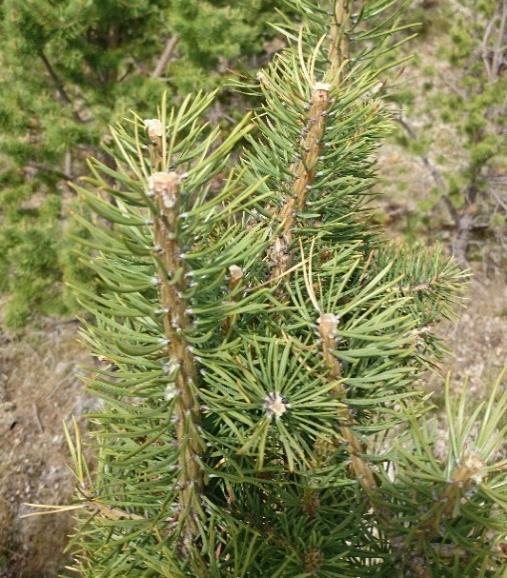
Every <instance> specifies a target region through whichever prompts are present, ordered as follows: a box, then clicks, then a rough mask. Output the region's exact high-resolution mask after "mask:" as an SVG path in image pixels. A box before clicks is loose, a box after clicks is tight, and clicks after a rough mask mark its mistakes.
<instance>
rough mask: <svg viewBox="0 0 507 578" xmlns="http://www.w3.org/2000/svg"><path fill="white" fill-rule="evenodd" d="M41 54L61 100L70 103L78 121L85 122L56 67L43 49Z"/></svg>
mask: <svg viewBox="0 0 507 578" xmlns="http://www.w3.org/2000/svg"><path fill="white" fill-rule="evenodd" d="M39 56H40V58H41V60H42V62H43V63H44V66H45V67H46V70H47V71H48V74H49V76H50V77H51V80H52V81H53V84H54V85H55V87H56V90H57V91H58V94H59V95H60V98H61V100H63V102H64V103H65V104H68V105H69V106H70V107H71V108H72V114H73V115H74V118H75V119H76V120H77V121H78V122H84V120H83V119H82V118H81V116H80V114H79V112H78V111H77V110H75V109H74V105H73V102H72V100H71V99H70V97H69V95H68V93H67V91H66V90H65V87H64V85H63V82H62V81H61V80H60V78H59V77H58V75H57V74H56V72H55V69H54V68H53V67H52V65H51V63H50V62H49V60H48V58H47V56H46V55H45V54H44V51H43V50H41V51H40V52H39Z"/></svg>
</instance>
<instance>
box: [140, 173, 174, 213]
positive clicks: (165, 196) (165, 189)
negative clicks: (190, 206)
mask: <svg viewBox="0 0 507 578" xmlns="http://www.w3.org/2000/svg"><path fill="white" fill-rule="evenodd" d="M180 183H181V177H180V176H179V175H178V173H175V172H171V173H164V172H158V173H153V174H152V175H150V177H149V178H148V190H149V191H150V192H153V193H154V194H156V195H159V196H160V197H161V199H162V205H163V206H164V208H166V209H169V210H171V209H173V208H174V206H175V205H176V202H177V201H178V191H179V185H180Z"/></svg>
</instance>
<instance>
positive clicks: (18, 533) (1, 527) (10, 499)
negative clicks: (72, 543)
mask: <svg viewBox="0 0 507 578" xmlns="http://www.w3.org/2000/svg"><path fill="white" fill-rule="evenodd" d="M76 332H77V327H76V325H75V324H72V323H71V324H59V325H56V324H54V323H50V322H47V323H46V324H44V325H43V326H41V327H40V328H38V329H36V330H34V329H31V330H29V331H27V332H26V333H24V334H23V335H19V336H17V337H8V336H7V335H5V334H0V438H1V445H0V578H25V577H26V578H50V577H51V578H53V577H54V576H56V575H57V573H58V572H59V571H61V570H62V569H63V566H64V565H65V563H66V560H65V554H64V553H63V550H64V547H65V545H66V543H67V538H66V536H67V535H68V534H69V533H70V531H71V529H72V518H71V516H70V515H66V514H58V515H54V516H53V515H50V516H37V517H31V518H25V519H23V518H20V516H22V515H23V514H26V513H28V512H29V511H31V509H30V508H28V507H27V506H25V505H24V504H25V503H26V502H29V503H45V504H65V503H68V502H69V500H70V499H71V496H72V493H73V486H74V482H73V476H72V473H71V471H70V469H69V460H68V452H67V447H66V442H65V438H64V434H63V428H62V422H64V421H66V422H68V421H69V420H70V417H71V416H72V415H76V416H78V419H79V421H80V423H81V426H84V423H83V422H84V420H83V419H82V418H79V416H81V415H82V414H83V412H86V411H88V410H89V408H90V407H91V403H92V402H91V401H90V400H89V399H88V397H87V396H86V395H85V394H84V391H83V388H82V386H81V384H80V382H79V378H78V371H79V367H80V366H82V365H89V364H90V357H89V355H88V354H87V353H86V352H85V351H84V350H83V347H82V346H81V345H79V343H78V342H77V339H76Z"/></svg>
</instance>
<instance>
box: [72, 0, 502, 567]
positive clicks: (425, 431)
mask: <svg viewBox="0 0 507 578" xmlns="http://www.w3.org/2000/svg"><path fill="white" fill-rule="evenodd" d="M290 4H291V6H292V7H293V9H294V10H295V11H296V12H297V13H299V14H300V16H301V22H299V23H298V24H297V26H294V27H291V25H290V24H289V25H287V27H286V28H285V30H284V33H285V35H286V37H287V43H288V46H287V48H286V49H285V50H283V51H282V52H281V53H279V54H277V55H276V56H275V58H274V59H273V62H272V63H271V64H270V65H269V66H268V67H267V68H266V69H264V70H263V71H261V72H260V74H259V76H258V83H257V85H256V86H247V85H246V84H245V83H243V85H242V88H243V90H245V91H247V90H252V89H253V90H255V91H257V93H258V94H259V96H260V97H261V98H262V101H263V104H262V106H261V108H260V110H259V111H257V114H256V115H254V117H253V121H252V120H250V118H249V117H247V118H246V119H245V120H244V121H242V122H241V123H239V125H238V126H237V127H235V128H234V129H233V130H232V131H230V133H229V134H228V135H227V136H224V135H221V134H220V133H219V131H217V130H215V129H213V128H211V127H209V126H208V125H207V124H206V123H204V122H203V121H201V117H202V115H203V112H204V111H205V110H206V108H207V107H209V106H210V104H211V103H212V100H213V95H210V96H208V95H204V94H198V95H196V96H189V97H187V98H186V99H185V100H184V101H183V102H182V103H181V104H180V105H179V106H178V107H176V108H170V109H168V108H167V106H166V103H165V102H162V105H161V108H160V110H159V114H158V117H157V118H154V119H148V120H147V121H143V120H142V119H140V118H139V117H137V116H134V117H132V118H131V119H129V120H127V121H125V123H124V124H123V125H122V126H119V127H116V128H115V129H113V131H112V136H113V139H114V143H115V151H116V154H115V158H116V167H115V168H114V169H112V168H110V167H108V166H105V165H103V164H102V163H100V162H99V161H96V160H95V161H93V160H92V161H91V163H90V167H91V172H92V176H91V177H90V178H88V179H86V181H85V182H84V183H83V184H82V185H80V186H77V187H76V188H77V190H78V192H79V193H80V195H81V198H82V200H83V202H84V204H86V205H87V206H88V207H89V208H91V209H92V210H93V211H94V212H95V213H96V215H97V217H93V218H92V219H90V220H87V219H86V218H83V217H80V216H77V217H76V218H77V219H78V220H79V221H80V223H81V224H82V226H83V227H85V228H86V229H87V230H88V231H89V235H90V236H89V238H88V239H87V240H86V242H85V245H84V246H85V248H86V251H85V252H84V253H83V258H85V259H87V260H88V261H89V267H90V268H91V269H92V270H93V271H94V273H95V274H96V275H97V277H98V279H99V285H98V289H97V291H96V292H92V291H88V290H83V289H81V290H80V299H81V301H82V303H83V305H84V306H85V307H86V308H87V309H88V311H89V312H90V316H89V317H88V319H87V320H86V322H85V329H84V338H85V339H86V340H87V341H88V343H89V344H90V347H91V348H92V350H93V352H94V353H95V354H96V355H97V356H99V358H100V360H101V362H100V365H99V367H98V368H97V369H96V370H95V371H94V372H92V373H91V374H90V376H89V377H88V378H87V384H88V387H89V389H90V390H91V391H93V392H95V393H96V394H97V395H98V396H99V397H100V399H102V400H103V407H102V409H101V410H100V411H98V412H97V413H96V414H94V415H93V416H92V421H93V424H94V426H95V427H94V428H93V432H92V435H93V436H94V439H95V442H96V443H95V447H96V455H97V465H96V472H95V473H94V475H93V476H91V475H90V474H89V473H88V472H87V470H86V466H84V465H83V464H84V462H83V460H82V458H81V457H80V456H81V454H80V448H79V447H78V444H77V442H72V441H71V443H72V444H73V445H72V448H73V454H74V456H75V461H76V475H77V478H78V480H79V487H78V498H79V501H78V503H77V504H76V506H75V508H76V510H77V511H78V512H79V513H80V522H79V529H78V533H77V536H76V539H75V544H76V547H77V553H76V556H75V569H76V570H77V571H78V572H80V573H81V575H83V576H90V577H91V576H93V577H97V576H108V577H112V576H171V577H174V576H175V577H184V576H188V577H190V576H192V577H195V576H198V577H216V578H218V577H227V576H228V577H230V578H232V577H234V578H237V577H244V578H259V577H261V576H273V577H279V578H280V577H287V578H288V577H296V576H298V577H307V576H308V577H309V576H321V577H336V576H350V577H360V576H375V577H384V576H385V577H388V576H389V577H392V576H400V577H402V576H403V577H407V576H434V577H436V576H439V577H445V576H449V577H454V578H457V577H458V576H459V577H462V576H465V575H468V576H474V577H475V576H483V577H493V576H494V577H497V578H499V577H500V576H501V571H502V566H501V549H500V548H499V545H500V544H501V541H502V540H503V539H504V537H502V536H505V526H504V527H503V529H502V522H501V520H502V518H501V516H502V515H503V516H504V518H503V520H504V521H505V515H504V513H502V508H504V507H505V503H506V500H505V497H506V496H505V489H504V488H505V461H503V462H502V461H501V459H500V457H499V451H500V447H501V443H502V434H503V433H504V432H505V425H504V423H503V421H502V419H503V416H502V410H504V409H505V406H506V403H507V401H506V399H505V396H504V397H503V398H502V399H501V400H500V401H499V402H498V405H497V406H495V402H494V400H495V399H497V398H498V395H497V394H496V391H497V390H494V392H493V394H492V396H491V400H490V401H489V402H488V403H487V404H486V405H485V406H482V407H479V409H478V410H477V411H475V412H473V413H472V415H471V417H465V416H466V415H467V414H466V412H465V407H466V403H465V402H464V401H461V402H460V404H459V406H458V409H457V410H456V409H455V408H456V405H455V404H453V402H452V401H451V400H450V398H451V396H450V395H449V396H448V414H449V448H447V449H448V453H447V455H446V456H445V458H444V457H442V456H440V457H439V456H438V455H437V454H436V453H434V451H433V450H434V446H435V440H434V437H433V432H432V431H431V428H432V427H433V425H432V424H433V422H432V420H431V419H430V418H429V417H428V415H429V412H430V410H431V403H430V400H429V396H428V395H427V394H425V392H424V390H423V388H422V387H421V384H420V380H421V378H422V376H423V375H424V372H425V371H426V368H427V366H428V364H429V363H435V361H436V359H437V357H438V353H439V351H440V350H441V347H440V344H439V342H438V340H437V339H436V338H435V337H434V335H433V333H432V325H433V324H434V323H435V321H437V320H438V319H440V318H441V317H442V316H448V315H450V313H451V310H452V304H453V302H454V301H456V300H459V288H460V286H461V285H462V284H463V281H464V277H465V275H464V274H463V273H462V272H460V271H459V269H458V268H457V267H456V265H455V264H454V263H453V261H452V260H449V259H447V258H446V257H444V256H443V255H442V254H441V253H438V252H431V251H427V250H422V249H421V248H417V249H415V250H408V249H407V250H398V249H397V248H396V247H393V246H391V245H389V243H387V242H386V241H385V240H384V239H383V237H382V236H381V235H379V234H378V232H376V231H375V230H374V229H373V227H372V225H371V222H370V220H369V216H368V207H367V203H366V201H367V196H368V194H369V191H370V189H371V186H372V184H373V183H374V180H375V171H374V153H375V150H376V148H377V147H378V146H379V144H380V142H381V139H382V137H383V136H384V135H385V134H387V132H388V130H389V124H390V114H389V111H388V110H387V108H386V106H385V104H384V102H383V100H382V94H381V92H380V91H379V87H381V82H380V81H381V78H382V75H383V74H384V73H386V71H387V70H389V69H390V68H391V67H392V66H394V65H395V64H396V62H394V61H392V60H390V57H389V54H390V49H391V48H392V47H393V45H395V44H396V32H397V30H398V29H399V27H398V25H397V20H396V18H397V16H396V11H395V12H394V14H393V10H394V8H393V7H394V2H393V1H392V0H389V1H387V0H373V1H369V2H365V3H364V5H362V6H361V7H360V9H358V10H357V9H356V7H355V6H353V5H352V3H351V2H349V1H348V0H335V1H329V2H324V1H322V2H314V1H310V0H298V1H297V2H293V3H292V2H290ZM240 141H242V142H243V143H244V142H246V145H245V147H244V149H243V152H242V153H241V156H240V158H239V160H236V161H233V160H232V159H231V158H230V153H231V151H232V150H233V149H236V148H237V147H238V146H239V145H240V144H242V143H240ZM106 177H107V178H106ZM112 182H114V184H111V183H112ZM104 221H107V222H109V223H110V225H107V224H106V223H105V222H104ZM90 250H92V251H93V252H94V257H93V259H92V260H91V261H90V260H89V259H88V257H87V255H88V254H89V253H88V252H89V251H90ZM497 389H498V388H497ZM455 411H456V412H457V413H453V412H455ZM481 411H482V412H483V414H482V417H481V416H480V412H481ZM502 428H503V429H502ZM499 460H500V461H499ZM472 489H473V492H472V491H471V490H472Z"/></svg>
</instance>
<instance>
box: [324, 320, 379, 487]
mask: <svg viewBox="0 0 507 578" xmlns="http://www.w3.org/2000/svg"><path fill="white" fill-rule="evenodd" d="M337 327H338V318H337V317H336V315H333V314H332V313H323V314H322V315H321V316H320V317H319V334H320V338H321V343H322V355H323V357H324V361H325V363H326V365H327V367H328V371H329V377H330V379H332V380H338V379H340V378H341V376H342V372H341V364H340V362H339V361H338V359H336V357H335V356H334V354H333V350H335V349H336V340H337V334H338V333H337ZM333 393H334V395H336V396H338V397H339V398H340V399H344V398H345V397H346V391H345V388H344V387H343V385H342V384H340V385H337V387H336V389H335V391H334V392H333ZM339 420H340V422H339V423H340V425H339V429H340V434H341V435H342V437H343V439H344V440H345V442H346V444H347V446H348V452H349V455H350V465H351V468H352V472H353V474H354V476H355V477H356V479H357V480H358V482H359V483H360V484H361V486H362V487H363V488H364V490H365V491H366V492H367V493H368V494H370V493H371V492H372V491H373V490H376V489H377V482H376V480H375V476H374V475H373V472H372V470H371V468H370V466H369V464H368V463H367V462H365V461H364V459H363V458H362V457H361V453H362V452H363V449H362V447H361V442H360V441H359V439H358V438H357V436H356V434H355V433H354V432H353V430H352V429H351V427H350V425H351V424H352V423H353V422H354V417H353V415H352V413H351V412H350V410H349V409H348V408H347V407H345V408H344V409H343V410H342V412H340V415H339Z"/></svg>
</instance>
